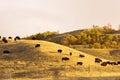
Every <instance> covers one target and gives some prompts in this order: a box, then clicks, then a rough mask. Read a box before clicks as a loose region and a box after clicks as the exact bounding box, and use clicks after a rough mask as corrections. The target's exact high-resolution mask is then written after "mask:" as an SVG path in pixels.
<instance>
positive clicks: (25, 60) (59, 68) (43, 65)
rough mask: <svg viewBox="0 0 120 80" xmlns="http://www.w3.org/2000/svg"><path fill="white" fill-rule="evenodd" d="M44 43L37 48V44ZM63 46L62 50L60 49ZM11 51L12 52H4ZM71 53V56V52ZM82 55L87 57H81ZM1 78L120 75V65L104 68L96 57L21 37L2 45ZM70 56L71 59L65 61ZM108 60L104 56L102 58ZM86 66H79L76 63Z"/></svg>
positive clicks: (47, 79)
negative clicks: (96, 60)
mask: <svg viewBox="0 0 120 80" xmlns="http://www.w3.org/2000/svg"><path fill="white" fill-rule="evenodd" d="M38 43H39V44H40V45H41V46H40V47H38V48H35V44H38ZM58 49H62V50H63V52H62V53H58V52H57V50H58ZM4 50H9V51H10V52H11V53H10V54H3V51H4ZM69 52H72V54H73V55H72V56H70V55H69ZM79 54H82V55H85V58H79ZM0 55H1V56H0V79H1V80H3V79H7V80H34V79H35V80H56V79H58V80H69V79H70V77H74V80H75V79H76V77H99V76H105V75H106V76H111V75H112V76H116V75H117V76H118V75H120V74H119V71H120V70H119V68H120V66H115V67H113V66H106V67H101V66H100V64H98V63H95V61H94V59H95V56H92V55H89V54H86V53H83V52H80V51H77V50H74V49H72V48H68V47H66V46H62V45H59V44H55V43H52V42H47V41H42V40H20V41H16V42H15V41H12V40H11V41H10V43H7V44H4V43H2V42H1V44H0ZM64 56H67V57H69V58H70V60H69V61H62V60H61V58H62V57H64ZM102 60H103V61H106V60H105V59H102ZM79 61H81V62H83V65H82V66H80V65H77V64H76V63H77V62H79Z"/></svg>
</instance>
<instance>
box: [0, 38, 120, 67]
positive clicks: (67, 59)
mask: <svg viewBox="0 0 120 80" xmlns="http://www.w3.org/2000/svg"><path fill="white" fill-rule="evenodd" d="M0 38H1V39H2V42H4V43H8V40H7V38H6V37H3V38H2V37H1V36H0ZM8 39H12V37H8ZM16 40H21V38H20V37H19V36H16V37H15V38H14V41H16ZM38 47H40V44H36V45H35V48H38ZM62 51H63V50H62V49H58V50H57V52H58V53H62ZM3 53H4V54H9V53H10V51H8V50H4V51H3ZM69 55H70V56H72V52H70V53H69ZM78 57H80V58H85V55H82V54H80V55H79V56H78ZM61 60H62V61H69V60H70V58H68V57H62V58H61ZM95 63H99V64H100V65H101V66H107V65H120V61H117V62H113V61H105V62H103V61H102V60H101V59H100V58H95ZM76 65H81V66H82V65H83V62H77V63H76Z"/></svg>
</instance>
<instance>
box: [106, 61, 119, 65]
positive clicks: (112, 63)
mask: <svg viewBox="0 0 120 80" xmlns="http://www.w3.org/2000/svg"><path fill="white" fill-rule="evenodd" d="M106 63H107V64H109V65H118V63H117V62H110V61H107V62H106Z"/></svg>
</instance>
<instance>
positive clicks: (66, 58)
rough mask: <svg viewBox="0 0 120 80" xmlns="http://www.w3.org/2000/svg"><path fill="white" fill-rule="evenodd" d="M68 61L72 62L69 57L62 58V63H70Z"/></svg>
mask: <svg viewBox="0 0 120 80" xmlns="http://www.w3.org/2000/svg"><path fill="white" fill-rule="evenodd" d="M68 60H70V59H69V58H68V57H63V58H62V61H68Z"/></svg>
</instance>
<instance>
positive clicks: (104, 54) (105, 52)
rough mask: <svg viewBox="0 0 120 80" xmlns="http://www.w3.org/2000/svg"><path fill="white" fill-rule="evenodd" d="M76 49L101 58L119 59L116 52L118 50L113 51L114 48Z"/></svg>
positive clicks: (119, 56) (119, 55)
mask: <svg viewBox="0 0 120 80" xmlns="http://www.w3.org/2000/svg"><path fill="white" fill-rule="evenodd" d="M78 50H79V51H82V52H85V53H87V54H90V55H93V56H96V57H100V58H103V59H108V60H113V61H119V60H120V53H119V54H118V52H115V51H116V49H78ZM111 52H112V54H111Z"/></svg>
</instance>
